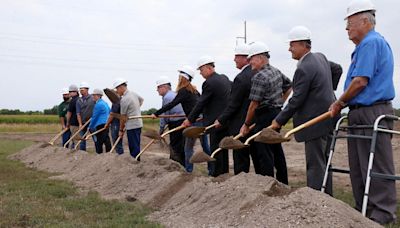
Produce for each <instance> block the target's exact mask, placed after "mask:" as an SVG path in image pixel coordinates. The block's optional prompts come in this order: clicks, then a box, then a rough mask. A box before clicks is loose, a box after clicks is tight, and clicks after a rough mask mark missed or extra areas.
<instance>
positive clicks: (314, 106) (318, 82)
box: [275, 53, 335, 142]
mask: <svg viewBox="0 0 400 228" xmlns="http://www.w3.org/2000/svg"><path fill="white" fill-rule="evenodd" d="M334 100H335V97H334V93H333V85H332V73H331V65H330V63H329V62H328V60H327V59H326V57H325V56H324V55H323V54H321V53H309V54H308V55H306V56H305V57H304V59H303V60H302V61H301V63H300V65H299V66H298V67H297V69H296V72H295V74H294V76H293V95H292V98H291V99H290V100H289V102H288V104H287V105H286V106H285V108H284V109H283V111H282V112H280V113H279V114H278V116H277V117H276V118H275V120H276V121H277V122H278V123H279V124H281V125H284V124H286V123H287V121H288V120H289V119H290V118H291V117H293V125H294V127H297V126H299V125H301V124H303V123H304V122H306V121H308V120H311V119H313V118H314V117H317V116H319V115H321V114H322V113H324V112H326V111H328V109H329V106H330V105H331V104H332V102H334ZM332 129H333V121H332V120H331V119H328V120H325V121H322V122H320V123H317V124H315V125H313V126H311V127H308V128H305V129H303V130H301V131H299V132H297V133H295V138H296V140H297V141H298V142H303V141H308V140H311V139H314V138H317V137H321V136H323V135H325V134H327V133H328V132H330V131H332Z"/></svg>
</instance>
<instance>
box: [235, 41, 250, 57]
mask: <svg viewBox="0 0 400 228" xmlns="http://www.w3.org/2000/svg"><path fill="white" fill-rule="evenodd" d="M235 55H246V56H247V55H249V45H248V44H239V45H237V46H236V47H235Z"/></svg>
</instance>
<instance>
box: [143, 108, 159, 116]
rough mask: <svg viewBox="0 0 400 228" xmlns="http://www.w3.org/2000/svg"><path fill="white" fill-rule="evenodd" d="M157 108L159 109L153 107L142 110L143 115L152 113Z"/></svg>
mask: <svg viewBox="0 0 400 228" xmlns="http://www.w3.org/2000/svg"><path fill="white" fill-rule="evenodd" d="M157 110H158V109H156V108H151V109H149V110H145V111H142V115H151V114H153V113H155V112H156V111H157Z"/></svg>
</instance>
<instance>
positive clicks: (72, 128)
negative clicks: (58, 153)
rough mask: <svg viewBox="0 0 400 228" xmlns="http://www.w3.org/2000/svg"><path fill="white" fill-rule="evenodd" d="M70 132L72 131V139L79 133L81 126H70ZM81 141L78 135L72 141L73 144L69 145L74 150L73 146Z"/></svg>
mask: <svg viewBox="0 0 400 228" xmlns="http://www.w3.org/2000/svg"><path fill="white" fill-rule="evenodd" d="M69 130H70V131H71V137H72V136H73V135H74V134H75V133H76V132H78V130H79V126H70V127H69ZM79 139H80V135H79V134H77V135H76V136H75V137H74V138H73V139H72V140H71V142H70V143H69V145H70V147H71V148H73V146H74V145H76V143H77V142H78V141H79Z"/></svg>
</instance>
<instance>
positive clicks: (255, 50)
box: [247, 41, 269, 59]
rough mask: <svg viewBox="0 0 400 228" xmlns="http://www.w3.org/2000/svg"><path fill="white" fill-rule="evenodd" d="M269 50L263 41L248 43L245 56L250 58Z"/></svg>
mask: <svg viewBox="0 0 400 228" xmlns="http://www.w3.org/2000/svg"><path fill="white" fill-rule="evenodd" d="M267 52H269V48H268V46H267V45H266V44H264V43H263V42H259V41H256V42H253V43H251V44H250V46H249V55H248V56H247V58H248V59H250V58H251V57H253V56H255V55H258V54H262V53H267Z"/></svg>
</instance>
